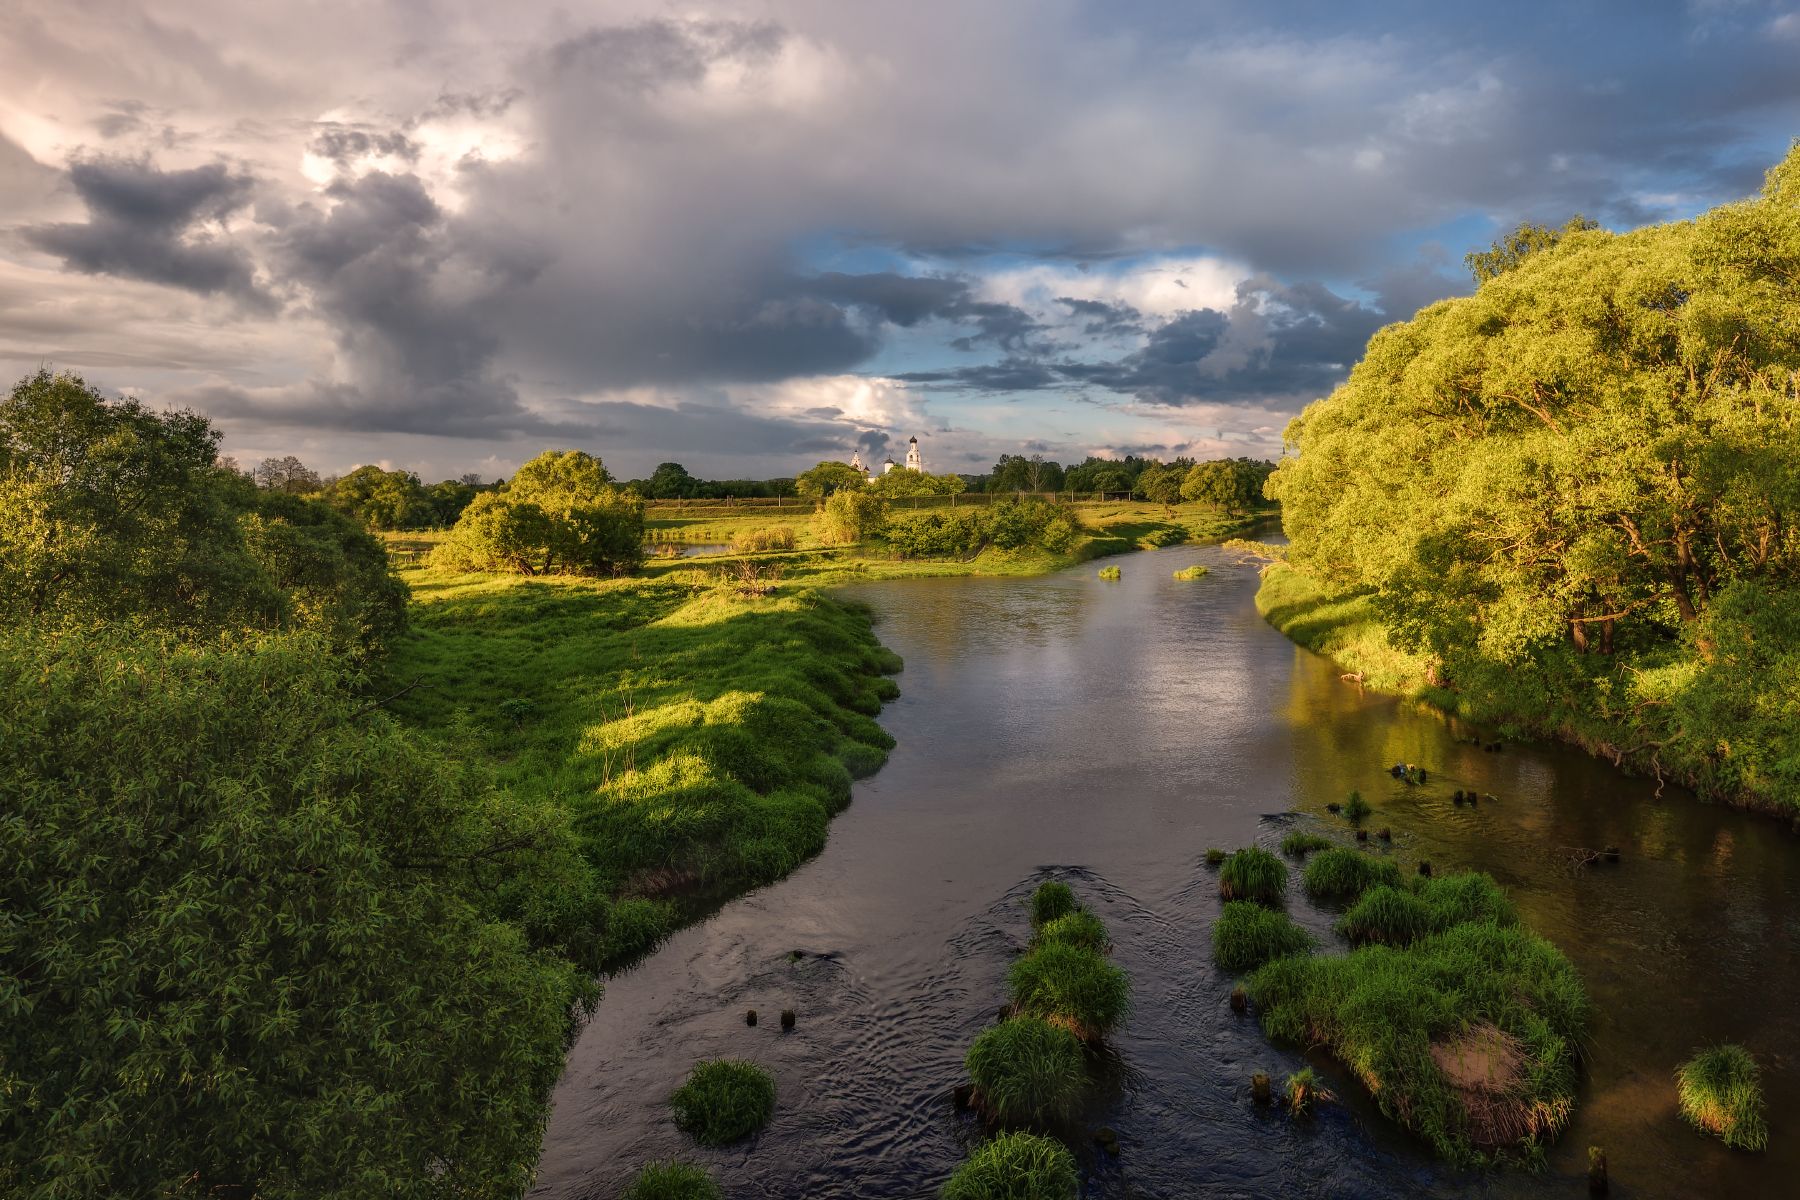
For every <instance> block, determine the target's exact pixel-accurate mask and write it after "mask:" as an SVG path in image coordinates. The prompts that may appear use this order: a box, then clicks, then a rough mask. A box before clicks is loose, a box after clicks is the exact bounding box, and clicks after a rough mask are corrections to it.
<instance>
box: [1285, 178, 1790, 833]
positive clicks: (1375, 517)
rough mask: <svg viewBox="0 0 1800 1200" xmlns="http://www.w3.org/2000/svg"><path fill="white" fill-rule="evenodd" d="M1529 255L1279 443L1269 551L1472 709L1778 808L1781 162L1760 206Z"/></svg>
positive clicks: (1785, 289)
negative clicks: (1282, 527)
mask: <svg viewBox="0 0 1800 1200" xmlns="http://www.w3.org/2000/svg"><path fill="white" fill-rule="evenodd" d="M1538 241H1540V242H1542V243H1543V244H1541V245H1535V244H1526V243H1521V244H1520V245H1519V246H1517V247H1514V249H1515V250H1517V253H1512V252H1510V251H1509V252H1508V255H1507V256H1506V258H1505V261H1504V262H1501V263H1498V264H1497V270H1496V272H1495V273H1492V274H1491V275H1490V277H1489V278H1487V280H1486V282H1484V283H1483V284H1482V285H1481V287H1480V288H1479V290H1478V291H1477V292H1476V293H1475V295H1473V296H1470V297H1466V298H1461V299H1453V300H1446V301H1443V302H1440V303H1438V304H1435V305H1432V306H1430V307H1428V308H1426V309H1424V310H1423V311H1421V312H1420V313H1419V315H1418V316H1417V317H1415V318H1414V319H1413V320H1412V321H1409V322H1404V323H1401V324H1397V325H1393V326H1390V327H1388V328H1387V329H1385V330H1383V331H1382V332H1380V333H1379V334H1377V335H1376V336H1375V338H1374V339H1373V340H1372V341H1371V342H1370V343H1369V347H1368V351H1367V353H1366V355H1365V357H1364V359H1363V360H1362V362H1360V363H1359V364H1358V365H1357V366H1356V368H1355V369H1354V370H1353V371H1352V373H1351V376H1350V378H1349V380H1348V382H1346V383H1345V384H1344V385H1343V386H1342V387H1341V388H1339V389H1338V390H1337V391H1336V392H1334V393H1333V394H1332V395H1331V396H1330V397H1329V398H1327V399H1325V400H1323V401H1320V402H1319V403H1317V404H1315V405H1313V406H1312V407H1310V408H1308V409H1307V410H1306V412H1305V413H1304V414H1302V416H1301V417H1299V418H1298V419H1297V420H1296V421H1295V422H1294V423H1293V425H1292V426H1290V428H1289V432H1288V438H1289V441H1290V443H1291V445H1292V446H1293V447H1294V448H1295V449H1297V450H1298V454H1297V456H1294V457H1290V458H1288V459H1286V460H1285V461H1284V462H1283V463H1282V465H1281V467H1280V469H1279V470H1278V471H1277V472H1276V473H1275V475H1274V476H1273V478H1272V479H1271V480H1270V482H1269V484H1268V491H1269V494H1270V495H1271V496H1272V497H1274V498H1276V499H1279V500H1280V501H1281V503H1282V505H1283V514H1284V522H1285V524H1286V527H1287V531H1288V534H1289V536H1290V538H1291V539H1292V546H1291V550H1290V554H1289V561H1290V562H1291V564H1292V565H1293V566H1294V568H1296V569H1297V570H1298V571H1299V572H1301V573H1303V574H1304V575H1305V576H1307V577H1309V578H1310V579H1312V580H1314V581H1315V582H1316V583H1317V585H1318V586H1319V587H1320V588H1321V589H1324V591H1325V592H1326V593H1327V598H1329V596H1330V595H1333V594H1335V595H1338V596H1346V595H1349V596H1354V595H1366V596H1368V597H1370V598H1371V600H1372V603H1373V606H1374V611H1375V613H1376V615H1377V616H1378V617H1379V619H1380V621H1381V623H1382V624H1383V625H1384V626H1385V628H1386V630H1387V632H1388V634H1389V635H1390V637H1391V638H1392V639H1393V641H1394V642H1395V643H1396V644H1397V645H1399V646H1400V647H1401V648H1403V649H1404V650H1407V651H1410V652H1412V653H1414V654H1416V655H1418V656H1419V657H1420V658H1421V659H1422V662H1423V667H1422V673H1423V675H1424V681H1423V682H1425V683H1429V684H1432V685H1435V686H1436V687H1437V688H1438V689H1439V698H1440V699H1442V700H1443V701H1445V702H1446V703H1451V704H1455V705H1458V706H1460V707H1461V708H1463V710H1464V711H1465V712H1467V713H1468V714H1469V715H1471V716H1474V717H1476V718H1478V719H1491V720H1498V721H1510V722H1512V723H1514V724H1517V725H1521V726H1525V727H1530V728H1536V729H1541V730H1544V731H1548V732H1553V733H1558V734H1561V735H1563V736H1567V737H1570V738H1572V739H1574V740H1578V741H1581V742H1583V743H1585V744H1588V745H1590V746H1593V747H1595V748H1597V749H1601V750H1604V751H1605V752H1607V753H1609V754H1611V755H1613V756H1615V757H1618V758H1623V759H1631V760H1634V761H1637V762H1639V763H1641V764H1643V765H1645V766H1647V767H1650V768H1651V769H1655V770H1659V771H1667V770H1673V771H1674V772H1675V773H1677V774H1679V775H1680V776H1682V777H1684V778H1686V779H1688V780H1690V781H1691V782H1693V783H1695V784H1696V785H1698V786H1700V787H1702V788H1703V789H1707V790H1712V791H1717V792H1720V793H1723V794H1729V795H1736V796H1740V797H1743V798H1746V799H1751V800H1759V801H1762V802H1764V803H1778V804H1782V805H1786V806H1790V807H1791V806H1794V805H1797V804H1800V746H1797V744H1796V742H1795V740H1794V738H1793V736H1792V729H1793V719H1794V713H1795V712H1796V711H1800V683H1797V682H1796V680H1800V672H1797V671H1796V670H1795V668H1796V667H1797V666H1800V637H1796V634H1800V147H1797V148H1796V149H1795V150H1794V152H1792V153H1791V154H1790V155H1789V156H1788V158H1787V159H1786V161H1784V162H1783V163H1782V164H1780V165H1779V166H1777V167H1776V168H1775V169H1774V170H1773V171H1772V172H1771V173H1770V175H1769V179H1768V183H1767V186H1766V187H1765V189H1764V193H1763V195H1762V196H1761V197H1759V198H1756V199H1753V200H1749V201H1746V202H1744V203H1740V204H1734V205H1729V206H1726V207H1723V208H1719V209H1716V210H1714V211H1712V212H1709V213H1707V214H1705V215H1703V216H1702V217H1700V218H1698V219H1696V220H1694V221H1689V222H1682V223H1678V224H1672V225H1664V226H1657V227H1651V228H1645V229H1640V230H1637V231H1635V232H1632V233H1628V234H1622V235H1613V234H1610V233H1607V232H1604V231H1601V230H1598V229H1588V228H1576V227H1571V228H1568V229H1565V230H1564V231H1562V232H1561V233H1559V234H1558V235H1557V236H1556V237H1554V238H1550V239H1538ZM1527 242H1528V243H1529V242H1530V239H1527Z"/></svg>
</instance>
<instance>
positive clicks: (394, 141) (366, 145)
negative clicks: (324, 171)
mask: <svg viewBox="0 0 1800 1200" xmlns="http://www.w3.org/2000/svg"><path fill="white" fill-rule="evenodd" d="M309 148H310V149H311V150H312V152H313V153H314V154H317V155H318V156H320V157H321V158H328V159H330V160H331V161H332V162H334V163H336V164H337V165H338V166H340V167H342V166H346V165H348V164H350V163H352V162H354V161H355V160H357V159H359V158H365V157H367V156H369V155H375V154H381V155H392V156H393V157H395V158H400V159H404V160H406V161H407V162H417V161H418V159H419V147H418V145H417V144H416V143H415V142H414V141H413V140H412V139H411V138H409V137H407V136H406V135H405V134H404V133H401V132H399V131H398V130H389V131H388V132H386V133H379V132H371V131H370V130H367V129H360V128H357V127H355V126H351V125H343V124H339V123H337V122H330V123H327V124H324V125H321V126H320V127H319V130H318V132H317V133H315V134H314V135H313V140H312V144H311V146H310V147H309Z"/></svg>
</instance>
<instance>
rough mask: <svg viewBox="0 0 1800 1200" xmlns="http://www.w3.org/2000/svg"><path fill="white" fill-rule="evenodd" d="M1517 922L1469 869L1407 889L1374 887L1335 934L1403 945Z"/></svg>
mask: <svg viewBox="0 0 1800 1200" xmlns="http://www.w3.org/2000/svg"><path fill="white" fill-rule="evenodd" d="M1517 920H1518V913H1517V910H1515V909H1514V908H1513V906H1512V901H1510V900H1508V899H1507V898H1506V894H1505V893H1504V892H1502V891H1501V890H1500V888H1499V885H1497V884H1496V883H1495V882H1494V881H1493V880H1492V879H1491V878H1489V877H1488V876H1486V875H1483V874H1481V873H1479V872H1474V871H1470V872H1464V873H1462V874H1457V875H1443V876H1439V877H1438V878H1436V879H1430V878H1422V879H1416V880H1414V881H1413V883H1412V885H1411V886H1410V887H1408V886H1406V885H1391V884H1382V885H1380V886H1377V887H1372V888H1370V889H1368V890H1367V891H1365V892H1364V893H1363V894H1362V896H1361V897H1360V898H1359V899H1358V900H1357V901H1356V903H1355V904H1353V905H1351V907H1350V910H1349V911H1348V912H1346V913H1345V914H1344V915H1343V918H1342V919H1340V920H1339V921H1338V932H1339V933H1342V934H1343V935H1344V936H1345V937H1347V938H1349V939H1350V940H1351V941H1352V942H1358V943H1361V942H1383V943H1385V944H1387V945H1390V946H1404V945H1406V944H1408V943H1410V942H1412V941H1415V940H1416V939H1418V938H1421V937H1424V936H1425V935H1426V934H1429V933H1439V932H1442V931H1443V930H1445V929H1448V928H1450V927H1451V926H1452V925H1461V924H1464V923H1467V922H1470V921H1493V922H1494V923H1496V924H1499V925H1511V924H1513V923H1515V922H1516V921H1517Z"/></svg>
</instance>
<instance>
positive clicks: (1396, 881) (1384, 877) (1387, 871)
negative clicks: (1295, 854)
mask: <svg viewBox="0 0 1800 1200" xmlns="http://www.w3.org/2000/svg"><path fill="white" fill-rule="evenodd" d="M1302 882H1303V883H1304V885H1305V887H1306V894H1307V895H1308V896H1311V897H1312V898H1313V899H1314V900H1320V901H1326V902H1330V903H1337V904H1343V903H1347V902H1349V901H1352V900H1355V899H1356V898H1357V897H1358V896H1360V895H1362V894H1363V893H1364V892H1365V891H1367V890H1368V889H1369V888H1372V887H1375V886H1377V885H1378V884H1385V885H1387V886H1389V887H1399V886H1400V868H1399V867H1396V866H1395V865H1394V864H1393V863H1391V862H1387V861H1385V860H1383V859H1376V858H1370V857H1369V856H1368V855H1366V854H1360V853H1358V852H1357V851H1355V850H1351V849H1348V848H1346V847H1343V846H1333V847H1332V848H1331V849H1329V850H1322V851H1320V852H1319V853H1318V855H1317V856H1315V857H1314V858H1313V860H1312V861H1311V862H1309V863H1307V864H1306V874H1305V875H1304V876H1302Z"/></svg>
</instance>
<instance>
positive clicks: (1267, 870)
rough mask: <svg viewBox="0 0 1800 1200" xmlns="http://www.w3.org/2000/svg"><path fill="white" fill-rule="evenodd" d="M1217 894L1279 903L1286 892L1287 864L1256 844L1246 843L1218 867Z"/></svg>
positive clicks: (1231, 898) (1260, 902)
mask: <svg viewBox="0 0 1800 1200" xmlns="http://www.w3.org/2000/svg"><path fill="white" fill-rule="evenodd" d="M1219 895H1220V896H1221V897H1222V898H1224V899H1226V900H1255V901H1256V902H1257V903H1259V904H1280V903H1281V901H1282V898H1283V897H1285V896H1286V895H1287V864H1286V863H1284V862H1282V861H1281V860H1280V859H1279V858H1276V857H1275V856H1274V855H1273V854H1270V853H1269V852H1268V851H1267V850H1264V849H1262V848H1261V847H1260V846H1246V847H1245V848H1244V849H1242V850H1239V851H1237V852H1236V853H1234V854H1232V855H1231V856H1230V857H1228V858H1226V860H1225V862H1224V864H1223V865H1221V866H1220V867H1219Z"/></svg>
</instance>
